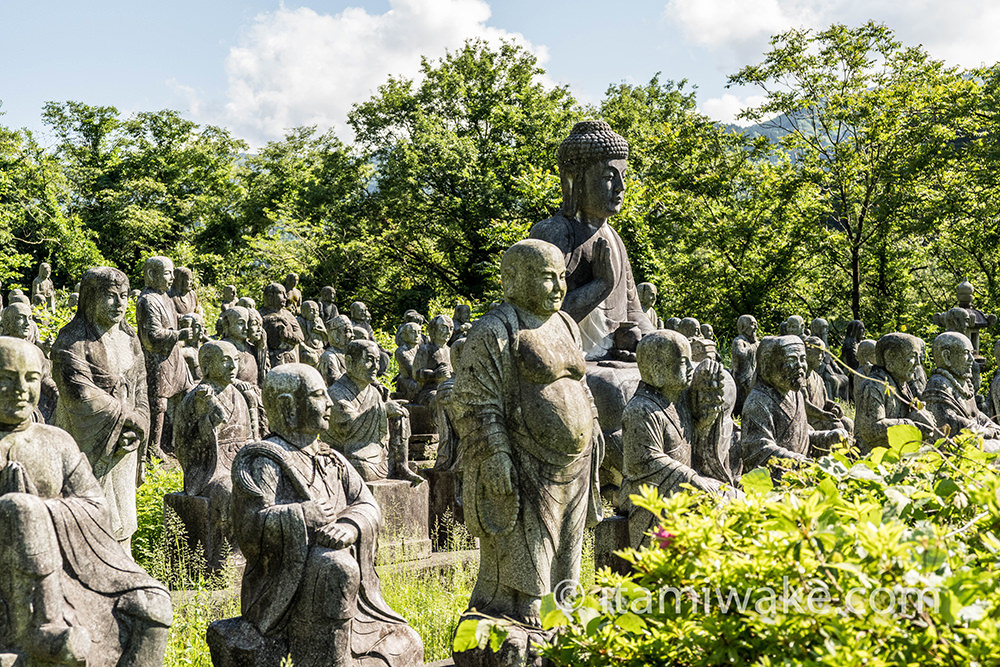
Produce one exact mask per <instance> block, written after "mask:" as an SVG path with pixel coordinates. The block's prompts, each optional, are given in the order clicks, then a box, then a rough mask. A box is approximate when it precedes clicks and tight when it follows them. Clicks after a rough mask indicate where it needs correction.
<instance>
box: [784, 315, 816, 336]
mask: <svg viewBox="0 0 1000 667" xmlns="http://www.w3.org/2000/svg"><path fill="white" fill-rule="evenodd" d="M778 331H779V333H780V334H781V335H782V336H798V337H799V338H804V337H805V336H808V335H809V332H808V331H807V330H806V321H805V320H804V319H802V317H801V316H799V315H789V316H788V318H787V319H786V320H785V321H784V322H782V323H781V326H779V327H778Z"/></svg>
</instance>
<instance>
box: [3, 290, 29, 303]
mask: <svg viewBox="0 0 1000 667" xmlns="http://www.w3.org/2000/svg"><path fill="white" fill-rule="evenodd" d="M7 303H8V304H11V303H26V304H28V305H29V306H30V305H31V301H30V300H29V299H28V297H26V296H24V292H23V291H21V290H19V289H17V288H16V287H15V288H14V289H12V290H11V291H10V293H9V294H7Z"/></svg>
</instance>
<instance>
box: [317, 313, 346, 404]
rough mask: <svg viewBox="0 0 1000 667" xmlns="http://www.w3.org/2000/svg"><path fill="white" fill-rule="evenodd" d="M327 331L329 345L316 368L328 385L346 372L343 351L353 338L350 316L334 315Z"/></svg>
mask: <svg viewBox="0 0 1000 667" xmlns="http://www.w3.org/2000/svg"><path fill="white" fill-rule="evenodd" d="M328 333H329V336H330V345H329V346H327V348H326V350H324V351H323V354H322V355H321V356H320V358H319V364H318V366H317V368H318V369H319V373H320V375H322V376H323V380H324V381H325V382H326V384H327V386H330V385H332V384H333V383H334V382H336V381H337V379H338V378H339V377H340V376H341V375H343V374H344V373H345V372H347V363H346V362H345V361H344V353H345V352H346V351H347V345H348V343H350V342H351V341H352V340H354V327H353V326H351V318H349V317H348V316H347V315H336V316H334V318H333V319H332V320H330V322H329V331H328Z"/></svg>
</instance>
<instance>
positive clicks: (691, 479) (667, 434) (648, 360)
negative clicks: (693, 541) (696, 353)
mask: <svg viewBox="0 0 1000 667" xmlns="http://www.w3.org/2000/svg"><path fill="white" fill-rule="evenodd" d="M636 357H637V359H638V363H639V371H640V372H641V373H642V382H641V383H640V384H639V388H638V389H636V392H635V396H633V397H632V399H631V400H630V401H629V402H628V405H627V406H626V407H625V414H624V418H623V420H622V421H623V426H622V444H623V447H624V471H623V472H624V477H625V480H624V482H623V484H622V487H621V500H620V503H619V505H620V507H621V508H622V511H623V512H624V513H627V514H628V517H629V520H628V521H629V535H630V543H631V545H632V546H633V547H635V548H639V546H641V544H642V543H643V542H645V541H647V537H646V536H647V534H648V532H649V530H650V529H651V528H653V526H654V525H655V523H656V517H654V516H653V514H651V513H650V512H649V511H647V510H644V509H642V508H639V507H635V506H633V505H632V503H631V501H630V500H629V496H630V495H632V494H637V493H639V492H640V487H641V486H642V485H643V484H648V485H650V486H653V487H656V488H658V489H659V491H660V493H661V494H662V495H667V494H670V493H674V492H677V491H680V490H681V484H690V485H691V486H693V487H694V488H696V489H700V490H702V491H708V492H710V493H717V494H721V493H723V487H724V485H728V486H729V487H735V486H736V481H737V480H738V479H739V478H740V471H741V464H742V461H741V457H740V453H739V449H738V448H737V449H736V451H735V455H731V453H730V450H731V449H732V448H733V423H732V412H731V411H732V407H733V404H734V402H735V400H736V387H735V386H734V385H733V384H732V381H731V380H730V381H729V383H728V387H727V386H726V385H727V383H726V381H725V377H724V373H725V371H724V370H723V368H722V365H721V364H719V362H717V361H715V360H707V361H704V362H702V363H701V364H699V365H698V371H699V372H697V373H693V372H692V363H691V350H690V345H689V343H688V341H687V339H686V338H685V337H684V336H683V335H681V334H680V333H678V332H676V331H657V332H656V333H653V334H649V335H647V336H644V337H643V338H642V340H641V341H639V345H638V347H637V350H636ZM694 376H697V377H698V379H699V384H700V385H701V386H692V384H693V383H692V380H693V379H694ZM727 388H728V390H729V391H728V392H727V391H726V389H727ZM727 394H728V396H727ZM702 396H704V400H701V398H702Z"/></svg>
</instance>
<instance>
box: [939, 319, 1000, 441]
mask: <svg viewBox="0 0 1000 667" xmlns="http://www.w3.org/2000/svg"><path fill="white" fill-rule="evenodd" d="M932 352H933V355H934V366H935V368H934V372H933V373H931V377H930V379H929V380H927V388H926V389H924V393H923V396H922V398H923V401H924V403H926V405H927V410H928V411H929V412H930V413H931V414H932V415H934V421H935V422H937V426H938V428H940V429H944V428H945V427H946V426H947V427H948V429H949V433H950V434H951V435H958V433H959V431H961V430H963V429H969V430H970V431H973V432H974V433H977V434H979V435H981V436H982V437H983V448H984V449H985V450H986V451H988V452H995V451H998V450H1000V424H997V423H996V422H994V421H993V420H992V419H990V418H989V416H988V415H986V414H984V413H982V412H980V410H979V407H978V406H977V405H976V396H975V393H974V391H973V389H972V365H973V364H974V363H976V362H975V360H974V359H973V355H974V354H975V350H974V349H973V347H972V342H971V341H970V340H969V339H968V338H966V337H965V336H963V335H962V334H959V333H952V332H945V333H943V334H939V335H938V337H937V338H935V339H934V345H933V350H932Z"/></svg>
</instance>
